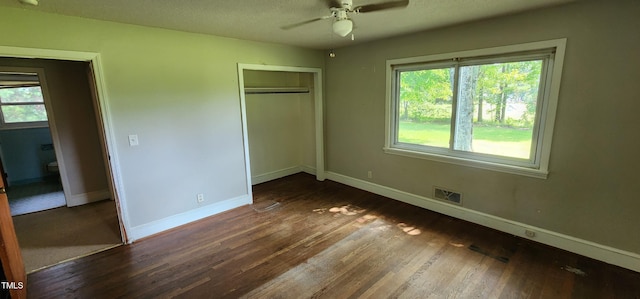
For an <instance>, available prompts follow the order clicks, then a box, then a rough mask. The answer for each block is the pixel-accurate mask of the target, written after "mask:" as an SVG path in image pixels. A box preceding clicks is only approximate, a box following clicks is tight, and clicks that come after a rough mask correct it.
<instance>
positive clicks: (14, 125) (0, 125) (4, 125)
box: [0, 73, 49, 130]
mask: <svg viewBox="0 0 640 299" xmlns="http://www.w3.org/2000/svg"><path fill="white" fill-rule="evenodd" d="M35 74H36V75H38V80H40V83H39V84H38V85H37V87H39V88H40V89H41V90H42V82H41V80H42V79H41V78H40V76H39V75H40V74H38V73H35ZM23 87H35V86H23ZM15 88H21V87H15ZM44 97H45V94H44V90H42V101H41V102H19V103H4V104H3V103H2V102H0V130H15V129H28V128H46V127H48V126H49V119H48V118H49V116H48V115H47V120H45V121H23V122H11V123H8V122H5V120H4V112H3V111H2V106H20V105H44V106H45V109H46V104H45V100H44ZM47 114H48V113H47Z"/></svg>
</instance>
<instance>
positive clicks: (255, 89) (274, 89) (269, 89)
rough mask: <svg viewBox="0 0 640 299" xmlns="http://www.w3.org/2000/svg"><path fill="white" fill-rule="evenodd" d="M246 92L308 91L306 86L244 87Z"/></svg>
mask: <svg viewBox="0 0 640 299" xmlns="http://www.w3.org/2000/svg"><path fill="white" fill-rule="evenodd" d="M244 93H246V94H269V93H309V88H308V87H245V88H244Z"/></svg>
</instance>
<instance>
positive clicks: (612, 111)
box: [326, 0, 640, 254]
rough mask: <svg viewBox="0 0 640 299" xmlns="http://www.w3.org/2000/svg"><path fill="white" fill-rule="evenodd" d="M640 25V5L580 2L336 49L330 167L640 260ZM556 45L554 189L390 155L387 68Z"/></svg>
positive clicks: (329, 74)
mask: <svg viewBox="0 0 640 299" xmlns="http://www.w3.org/2000/svg"><path fill="white" fill-rule="evenodd" d="M427 14H428V13H427ZM638 16H640V2H638V1H622V0H621V1H580V2H577V3H573V4H569V5H563V6H559V7H555V8H548V9H543V10H538V11H532V12H527V13H521V14H518V15H513V16H505V17H500V18H495V19H488V20H483V21H478V22H473V23H468V24H464V25H459V26H454V27H448V28H442V29H438V30H432V31H428V32H424V33H418V34H412V35H408V36H402V37H397V38H390V39H386V40H381V41H376V42H370V43H366V44H362V45H356V46H352V47H346V48H341V49H336V50H335V52H336V54H337V57H336V58H334V59H327V63H326V115H327V133H326V134H327V143H326V144H327V169H328V171H331V172H335V173H338V174H342V175H346V176H349V177H353V178H357V179H362V180H369V181H371V182H373V183H375V184H379V185H382V186H387V187H391V188H395V189H399V190H402V191H406V192H409V193H412V194H416V195H421V196H425V197H430V198H433V187H434V186H439V187H444V188H450V189H452V190H456V191H459V192H461V193H462V194H463V197H464V207H465V208H468V209H471V210H474V211H478V212H482V213H487V214H490V215H495V216H498V217H501V218H504V219H508V220H512V221H517V222H520V223H524V224H527V225H532V226H536V227H540V228H543V229H547V230H550V231H553V232H558V233H561V234H565V235H569V236H573V237H576V238H580V239H583V240H587V241H591V242H595V243H598V244H602V245H606V246H611V247H614V248H618V249H622V250H625V251H628V252H633V253H637V254H640V231H639V230H638V228H639V227H640V217H638V216H637V213H638V211H640V200H639V198H640V197H639V194H640V184H638V173H637V172H638V169H640V156H639V155H638V152H639V151H640V139H639V138H638V137H637V136H638V129H639V128H640V117H639V116H638V111H640V100H639V93H638V83H639V82H640V81H639V79H640V67H639V66H640V56H639V53H640V34H638V28H640V18H638ZM558 38H567V46H566V55H565V62H564V70H563V74H562V85H561V87H560V95H559V105H558V109H557V117H556V123H555V130H554V134H553V135H554V139H553V144H552V149H551V159H550V164H549V170H550V171H549V176H548V178H547V179H537V178H530V177H524V176H519V175H513V174H507V173H501V172H495V171H489V170H482V169H478V168H472V167H465V166H459V165H454V164H448V163H441V162H435V161H429V160H423V159H415V158H409V157H404V156H397V155H392V154H386V153H384V152H383V150H382V149H383V146H384V142H385V96H386V90H385V83H386V81H385V62H386V60H388V59H397V58H405V57H414V56H423V55H430V54H439V53H447V52H455V51H463V50H471V49H481V48H489V47H496V46H503V45H512V44H519V43H528V42H535V41H542V40H551V39H558ZM344 82H349V84H344ZM369 170H371V171H372V172H373V178H372V179H368V178H367V171H369Z"/></svg>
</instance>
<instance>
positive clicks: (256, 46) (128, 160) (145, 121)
mask: <svg viewBox="0 0 640 299" xmlns="http://www.w3.org/2000/svg"><path fill="white" fill-rule="evenodd" d="M0 36H1V37H2V38H1V39H0V45H2V46H13V47H30V48H44V49H56V50H72V51H84V52H98V53H100V54H101V59H102V63H103V70H104V80H105V84H106V90H105V92H106V97H105V98H104V99H103V100H104V101H106V104H107V107H108V112H109V115H110V117H111V119H110V121H111V124H112V129H113V133H114V134H113V135H114V137H115V153H116V154H117V158H118V163H119V164H118V166H119V170H120V172H119V174H120V180H121V182H122V184H123V186H120V187H121V188H120V191H121V192H122V194H123V195H124V196H123V197H124V202H125V205H126V209H127V211H128V220H129V223H130V225H131V226H132V227H137V226H140V225H144V224H149V223H152V222H153V221H157V220H161V219H164V218H166V217H170V216H174V215H178V214H180V213H184V212H188V211H191V210H194V209H197V208H198V207H199V206H198V204H197V202H196V194H198V193H203V194H204V196H205V203H204V204H212V203H217V202H221V201H224V200H228V199H232V198H236V197H238V196H242V195H243V194H246V185H247V182H246V177H245V164H244V149H243V144H242V122H241V114H240V97H239V89H238V74H237V63H251V64H270V65H287V66H303V67H322V66H323V64H324V58H323V55H322V53H321V52H319V51H314V50H307V49H301V48H295V47H289V46H281V45H275V44H266V43H258V42H250V41H242V40H237V39H230V38H222V37H215V36H207V35H201V34H192V33H185V32H178V31H171V30H164V29H156V28H148V27H141V26H133V25H126V24H118V23H111V22H104V21H97V20H89V19H82V18H76V17H68V16H61V15H55V14H46V13H40V12H35V11H29V10H23V9H12V8H6V7H3V8H2V9H1V10H0ZM130 134H137V135H138V137H139V141H140V145H139V146H136V147H130V146H129V145H128V139H127V136H128V135H130Z"/></svg>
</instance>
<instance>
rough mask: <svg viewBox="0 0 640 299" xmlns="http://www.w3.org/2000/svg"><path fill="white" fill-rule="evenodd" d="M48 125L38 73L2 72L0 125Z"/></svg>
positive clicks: (23, 126) (15, 126)
mask: <svg viewBox="0 0 640 299" xmlns="http://www.w3.org/2000/svg"><path fill="white" fill-rule="evenodd" d="M42 126H47V111H46V109H45V106H44V98H43V96H42V89H41V88H40V82H39V80H38V75H37V74H21V73H0V127H3V128H25V127H42Z"/></svg>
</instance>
